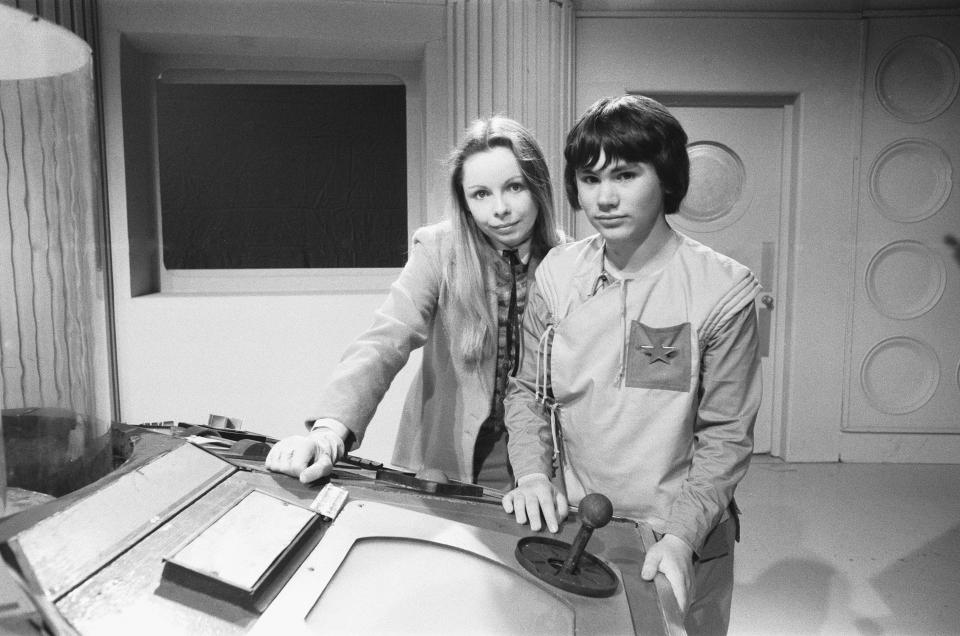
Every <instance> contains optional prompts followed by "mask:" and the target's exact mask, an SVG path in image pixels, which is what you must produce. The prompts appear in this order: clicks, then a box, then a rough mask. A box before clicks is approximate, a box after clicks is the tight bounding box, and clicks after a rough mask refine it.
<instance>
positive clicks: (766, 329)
mask: <svg viewBox="0 0 960 636" xmlns="http://www.w3.org/2000/svg"><path fill="white" fill-rule="evenodd" d="M760 304H761V305H763V307H764V308H765V309H766V310H767V311H761V312H759V314H760V315H759V316H758V317H757V318H758V323H757V339H758V340H759V341H760V342H759V344H760V357H762V358H766V357H767V356H769V355H770V326H771V325H770V318H771V316H772V315H773V296H771V295H770V294H763V295H762V296H760Z"/></svg>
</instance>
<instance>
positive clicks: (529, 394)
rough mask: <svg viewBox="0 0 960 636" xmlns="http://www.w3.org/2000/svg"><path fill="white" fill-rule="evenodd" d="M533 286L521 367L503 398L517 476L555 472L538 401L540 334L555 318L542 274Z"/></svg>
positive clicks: (546, 424)
mask: <svg viewBox="0 0 960 636" xmlns="http://www.w3.org/2000/svg"><path fill="white" fill-rule="evenodd" d="M543 271H544V268H543V267H542V266H541V268H539V269H538V270H537V273H536V279H535V281H534V284H533V285H532V286H531V288H530V297H529V299H528V300H527V308H526V310H525V311H524V313H523V346H522V353H521V358H520V367H519V369H518V371H517V374H516V376H515V377H512V378H510V380H509V382H508V384H507V393H506V396H505V397H504V401H503V407H504V421H505V424H506V426H507V432H508V433H509V438H508V440H507V450H508V453H509V455H510V464H511V466H512V467H513V473H514V477H515V478H516V479H520V478H521V477H525V476H526V475H531V474H533V473H543V474H545V475H547V476H552V475H553V441H552V436H551V431H550V420H549V417H548V416H547V415H546V414H545V413H544V412H543V408H542V407H541V406H540V405H539V404H538V403H537V399H536V383H537V350H538V345H539V342H540V336H541V335H542V334H543V332H544V330H545V329H546V327H547V325H548V324H549V323H550V322H551V321H552V317H551V313H550V311H549V308H548V306H547V302H546V300H545V298H544V295H543V292H542V289H541V285H542V281H541V273H542V272H543Z"/></svg>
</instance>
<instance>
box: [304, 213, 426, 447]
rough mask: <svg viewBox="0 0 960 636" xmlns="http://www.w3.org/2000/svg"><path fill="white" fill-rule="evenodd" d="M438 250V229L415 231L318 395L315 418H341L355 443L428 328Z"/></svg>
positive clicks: (358, 440)
mask: <svg viewBox="0 0 960 636" xmlns="http://www.w3.org/2000/svg"><path fill="white" fill-rule="evenodd" d="M440 250H441V246H440V240H439V236H438V233H436V232H426V231H425V230H422V229H421V230H418V231H417V233H416V234H415V235H414V237H413V247H412V248H411V250H410V257H409V258H408V259H407V263H406V265H405V266H404V267H403V270H402V271H401V273H400V276H399V278H397V280H396V281H395V282H394V283H393V284H392V285H391V286H390V292H389V294H388V295H387V298H386V300H385V301H384V302H383V304H382V305H381V306H380V308H379V309H377V310H376V312H374V316H373V324H372V325H371V326H370V327H369V328H368V329H367V330H366V331H365V332H364V333H363V334H362V335H360V337H358V338H357V339H356V340H355V341H354V342H353V343H352V344H351V345H350V346H349V347H347V349H346V351H345V352H344V354H343V357H342V358H341V360H340V363H339V364H338V365H337V368H336V369H335V370H334V373H333V376H332V378H331V380H330V382H329V383H328V384H327V386H326V388H325V389H324V390H323V392H322V393H321V395H320V399H319V408H318V409H317V410H316V415H315V417H316V418H322V417H330V418H333V419H335V420H338V421H340V422H342V423H343V424H344V425H345V426H346V427H347V428H348V429H350V431H351V432H352V433H353V434H354V435H355V437H356V445H359V444H360V443H361V442H362V441H363V434H364V432H365V430H366V427H367V425H368V424H369V423H370V420H371V418H373V415H374V413H375V412H376V410H377V406H378V405H379V404H380V400H382V399H383V396H384V394H385V393H386V392H387V389H388V388H390V383H391V382H393V378H394V377H395V376H396V374H397V373H398V372H399V371H400V369H402V368H403V366H404V365H405V364H406V363H407V359H408V358H409V357H410V352H411V351H413V350H414V349H416V348H418V347H421V346H423V344H424V342H426V340H427V337H428V335H429V333H430V330H431V329H432V328H433V322H434V315H435V313H436V309H437V302H438V298H439V296H440V282H441V279H442V273H443V270H442V265H441V259H440Z"/></svg>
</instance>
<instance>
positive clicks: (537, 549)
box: [515, 537, 617, 598]
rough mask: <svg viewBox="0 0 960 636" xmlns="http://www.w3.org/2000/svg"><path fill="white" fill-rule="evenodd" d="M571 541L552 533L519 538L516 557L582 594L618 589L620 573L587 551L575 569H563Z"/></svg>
mask: <svg viewBox="0 0 960 636" xmlns="http://www.w3.org/2000/svg"><path fill="white" fill-rule="evenodd" d="M569 552H570V544H569V543H565V542H563V541H559V540H557V539H551V538H549V537H525V538H523V539H520V541H518V542H517V549H516V552H515V554H516V557H517V561H518V562H519V563H520V565H522V566H523V567H524V569H526V570H527V571H528V572H530V573H531V574H533V575H534V576H536V577H537V578H539V579H540V580H542V581H545V582H547V583H549V584H550V585H553V586H555V587H558V588H560V589H561V590H566V591H567V592H573V593H574V594H579V595H581V596H592V597H594V598H605V597H607V596H613V594H614V592H616V591H617V575H616V574H614V572H613V570H611V569H610V567H609V566H608V565H607V564H606V563H604V562H603V561H601V560H600V559H598V558H597V557H595V556H593V555H592V554H590V553H589V552H584V553H583V555H582V556H581V557H580V563H579V564H578V565H577V567H576V569H575V570H574V571H573V572H570V573H566V572H564V571H563V562H564V561H565V560H566V558H567V555H568V554H569Z"/></svg>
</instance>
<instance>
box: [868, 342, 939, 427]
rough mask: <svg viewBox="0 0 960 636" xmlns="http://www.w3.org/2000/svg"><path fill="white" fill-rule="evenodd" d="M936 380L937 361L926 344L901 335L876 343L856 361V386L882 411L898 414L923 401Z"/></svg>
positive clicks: (934, 385) (908, 410)
mask: <svg viewBox="0 0 960 636" xmlns="http://www.w3.org/2000/svg"><path fill="white" fill-rule="evenodd" d="M939 384H940V361H939V360H938V359H937V354H936V352H935V351H934V350H933V348H931V347H930V345H928V344H926V343H924V342H921V341H919V340H916V339H914V338H908V337H905V336H898V337H895V338H888V339H886V340H883V341H881V342H879V343H877V344H876V345H874V347H873V348H872V349H870V351H869V352H868V353H867V355H866V356H865V357H864V358H863V362H862V363H861V365H860V386H861V388H862V389H863V392H864V394H865V395H866V396H867V400H868V401H869V402H870V404H871V405H872V406H873V408H875V409H877V410H878V411H880V412H882V413H890V414H894V415H902V414H904V413H910V412H912V411H916V410H917V409H919V408H920V407H921V406H923V405H924V404H926V403H927V401H929V400H930V398H931V397H932V396H933V394H934V392H936V390H937V385H939Z"/></svg>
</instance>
